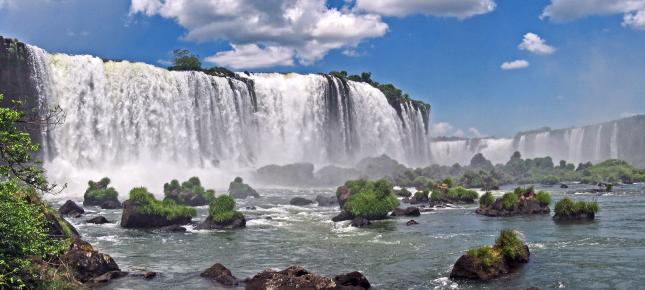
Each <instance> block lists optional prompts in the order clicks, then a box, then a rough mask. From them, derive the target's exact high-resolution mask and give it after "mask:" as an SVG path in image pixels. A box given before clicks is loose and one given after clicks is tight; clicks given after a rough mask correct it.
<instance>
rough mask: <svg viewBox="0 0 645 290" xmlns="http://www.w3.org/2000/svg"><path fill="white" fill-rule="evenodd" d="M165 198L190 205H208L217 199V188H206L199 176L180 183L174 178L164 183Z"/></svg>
mask: <svg viewBox="0 0 645 290" xmlns="http://www.w3.org/2000/svg"><path fill="white" fill-rule="evenodd" d="M163 192H164V196H165V198H164V199H171V200H174V201H175V202H176V203H179V204H185V205H190V206H200V205H207V204H208V203H210V202H211V201H212V200H213V199H215V190H212V189H208V190H206V189H205V188H204V187H203V186H202V183H201V181H200V180H199V177H196V176H193V177H191V178H189V179H188V180H187V181H184V182H182V183H181V185H180V184H179V181H177V180H176V179H173V180H172V181H170V183H165V184H164V185H163Z"/></svg>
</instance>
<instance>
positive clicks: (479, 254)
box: [468, 246, 502, 269]
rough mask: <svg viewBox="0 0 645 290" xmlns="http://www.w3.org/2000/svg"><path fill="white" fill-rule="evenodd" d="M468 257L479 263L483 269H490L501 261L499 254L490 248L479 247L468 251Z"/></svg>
mask: <svg viewBox="0 0 645 290" xmlns="http://www.w3.org/2000/svg"><path fill="white" fill-rule="evenodd" d="M468 255H470V256H472V257H475V258H477V259H478V260H479V261H481V263H482V265H484V268H485V269H487V268H490V267H491V266H493V265H494V264H496V263H498V262H499V261H500V260H501V258H502V257H501V255H500V253H499V252H498V251H497V250H496V249H494V248H493V247H491V246H481V247H477V248H472V249H470V250H468Z"/></svg>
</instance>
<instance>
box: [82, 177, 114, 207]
mask: <svg viewBox="0 0 645 290" xmlns="http://www.w3.org/2000/svg"><path fill="white" fill-rule="evenodd" d="M87 185H88V187H87V190H85V194H84V195H83V205H98V206H101V207H104V208H118V207H121V203H119V199H118V197H119V193H118V192H117V191H116V189H114V187H108V185H110V179H109V178H107V177H103V178H102V179H101V180H99V181H98V182H94V181H92V180H90V181H89V182H88V183H87Z"/></svg>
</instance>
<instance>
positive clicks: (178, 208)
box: [130, 187, 197, 219]
mask: <svg viewBox="0 0 645 290" xmlns="http://www.w3.org/2000/svg"><path fill="white" fill-rule="evenodd" d="M130 200H132V201H134V202H135V203H136V204H137V205H138V206H139V210H140V211H141V213H144V214H154V215H160V216H164V217H166V218H167V219H174V218H177V217H182V216H191V217H194V216H196V215H197V211H196V210H195V209H194V208H191V207H187V206H183V205H178V204H177V203H175V201H173V200H170V199H165V200H163V201H159V200H157V199H156V198H155V196H154V195H153V194H152V193H149V192H148V189H146V188H145V187H135V188H133V189H132V190H131V191H130Z"/></svg>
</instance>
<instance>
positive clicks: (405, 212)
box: [391, 206, 421, 216]
mask: <svg viewBox="0 0 645 290" xmlns="http://www.w3.org/2000/svg"><path fill="white" fill-rule="evenodd" d="M391 215H392V216H420V215H421V211H419V208H418V207H416V206H410V207H407V208H398V207H397V208H395V209H394V211H392V214H391Z"/></svg>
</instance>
